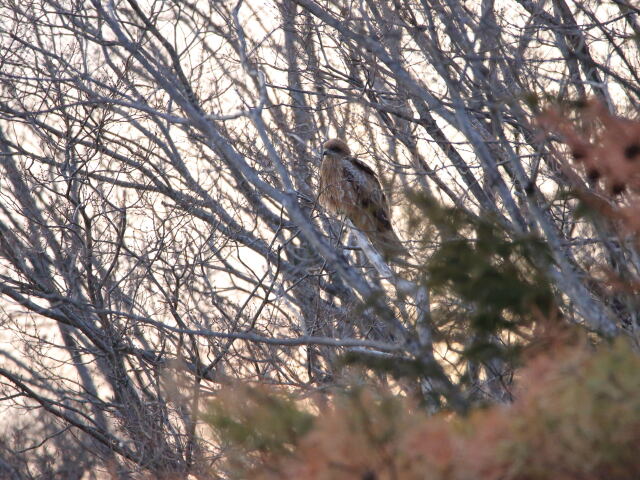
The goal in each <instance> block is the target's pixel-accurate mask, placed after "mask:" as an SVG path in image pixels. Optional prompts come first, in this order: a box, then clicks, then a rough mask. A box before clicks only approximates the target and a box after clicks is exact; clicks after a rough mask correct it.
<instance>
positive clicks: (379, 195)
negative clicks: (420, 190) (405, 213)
mask: <svg viewBox="0 0 640 480" xmlns="http://www.w3.org/2000/svg"><path fill="white" fill-rule="evenodd" d="M342 173H343V176H344V179H345V181H347V182H349V184H350V186H351V187H352V189H353V193H354V195H355V203H356V205H352V209H351V210H352V212H351V213H352V215H350V216H351V217H352V218H351V220H352V221H353V222H354V223H355V224H356V227H358V228H359V229H361V230H368V231H372V230H373V231H377V232H384V231H388V230H392V227H391V221H390V220H389V219H390V214H389V205H388V204H387V198H386V196H385V194H384V192H383V191H382V187H381V186H380V182H378V178H377V177H376V174H375V173H374V172H373V170H371V168H370V167H369V166H368V165H367V164H366V163H364V162H362V161H360V160H358V159H357V158H353V157H347V158H346V159H345V162H344V164H343V172H342Z"/></svg>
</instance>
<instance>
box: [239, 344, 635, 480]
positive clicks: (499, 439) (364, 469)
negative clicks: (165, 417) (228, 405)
mask: <svg viewBox="0 0 640 480" xmlns="http://www.w3.org/2000/svg"><path fill="white" fill-rule="evenodd" d="M592 348H593V347H590V346H588V345H587V344H586V342H582V343H580V345H578V346H575V345H574V346H566V347H561V348H557V349H556V350H555V351H554V353H553V354H551V355H549V354H547V355H538V356H536V358H534V359H533V360H531V361H530V362H529V365H528V366H527V367H526V368H525V369H524V370H523V373H522V376H521V378H520V381H519V384H520V385H522V386H523V387H522V389H521V390H520V391H519V392H518V394H517V399H516V401H515V402H514V404H513V405H511V406H494V407H491V408H488V409H478V410H476V411H474V412H473V413H472V414H471V415H470V416H468V417H457V416H452V415H448V416H447V415H445V414H440V415H436V416H432V417H429V416H428V415H427V414H426V413H424V412H423V410H422V409H421V408H420V407H419V406H417V405H415V404H413V403H412V402H411V401H410V400H407V399H401V398H398V397H394V396H392V395H390V394H380V393H374V392H372V391H370V390H360V391H357V392H355V393H352V394H349V395H346V396H341V397H338V398H337V399H336V401H335V403H334V406H333V407H332V408H331V409H328V410H327V411H322V412H320V413H319V414H318V415H317V417H316V418H315V422H314V427H313V428H312V429H311V431H310V432H309V433H307V434H305V435H302V436H301V437H300V438H299V440H298V441H297V442H296V444H295V445H293V446H292V448H290V449H288V450H287V451H280V452H279V453H278V454H276V455H274V456H270V457H269V459H268V462H267V463H263V464H261V465H260V466H258V467H257V468H255V464H254V470H253V471H252V472H250V473H248V472H244V473H243V475H245V476H246V477H247V478H256V479H263V480H272V479H294V478H295V479H301V478H304V479H309V480H329V479H331V480H341V479H345V480H346V479H380V480H383V479H389V480H391V479H403V480H413V479H416V480H417V479H425V478H428V479H430V480H441V479H442V480H444V479H447V480H464V479H480V480H493V479H496V480H498V479H501V480H508V479H513V480H534V479H548V478H554V479H560V480H565V479H566V480H569V479H575V480H578V479H580V480H590V479H593V480H595V479H602V478H607V479H629V478H640V457H638V455H637V451H638V449H639V448H640V376H639V375H638V372H639V371H640V358H638V356H637V355H636V354H635V353H634V352H632V350H631V348H630V347H629V345H628V344H627V343H625V342H624V341H622V340H620V341H618V342H617V343H616V344H615V345H613V346H601V347H600V349H599V351H598V352H596V353H595V354H594V352H593V351H592ZM236 406H237V405H236Z"/></svg>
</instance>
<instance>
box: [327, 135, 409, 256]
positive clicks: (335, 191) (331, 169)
mask: <svg viewBox="0 0 640 480" xmlns="http://www.w3.org/2000/svg"><path fill="white" fill-rule="evenodd" d="M320 203H321V204H322V205H323V206H324V207H325V208H326V209H327V210H329V211H330V212H332V213H335V214H344V215H346V216H347V217H348V218H349V220H351V222H352V223H353V225H354V226H355V227H356V228H358V229H359V230H361V231H363V232H364V233H366V234H367V236H368V237H369V240H370V241H371V243H372V244H373V246H374V247H375V248H376V249H377V250H378V251H379V252H380V253H381V254H382V255H383V256H384V257H385V258H386V259H387V260H391V259H394V258H397V257H398V256H404V255H407V254H408V252H407V250H406V249H405V247H404V246H403V245H402V242H400V239H399V238H398V237H397V235H396V234H395V232H394V231H393V227H392V225H391V220H390V219H391V215H390V211H389V205H388V203H387V198H386V196H385V194H384V192H383V191H382V187H381V186H380V182H378V179H377V178H376V174H375V173H374V172H373V170H371V168H370V167H369V166H368V165H366V164H365V163H363V162H362V161H360V160H358V159H357V158H354V157H352V156H351V151H350V150H349V147H348V146H347V144H346V143H345V142H343V141H342V140H339V139H332V140H329V141H327V142H326V143H325V144H324V148H323V152H322V165H321V166H320Z"/></svg>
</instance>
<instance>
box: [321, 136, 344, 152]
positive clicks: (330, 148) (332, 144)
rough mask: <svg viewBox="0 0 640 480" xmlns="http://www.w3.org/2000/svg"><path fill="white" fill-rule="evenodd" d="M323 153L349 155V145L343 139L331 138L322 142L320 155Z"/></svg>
mask: <svg viewBox="0 0 640 480" xmlns="http://www.w3.org/2000/svg"><path fill="white" fill-rule="evenodd" d="M324 155H330V156H332V157H333V156H335V157H347V156H349V155H351V150H349V146H348V145H347V144H346V143H345V142H344V141H343V140H340V139H339V138H332V139H331V140H327V141H326V142H324V145H323V146H322V156H324Z"/></svg>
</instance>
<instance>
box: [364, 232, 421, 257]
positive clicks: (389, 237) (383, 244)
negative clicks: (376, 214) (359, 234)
mask: <svg viewBox="0 0 640 480" xmlns="http://www.w3.org/2000/svg"><path fill="white" fill-rule="evenodd" d="M370 239H371V243H373V246H374V247H375V248H376V250H378V252H380V254H381V255H382V256H383V257H384V259H385V260H386V261H398V260H400V259H407V258H409V257H411V254H410V253H409V250H407V248H406V247H405V246H404V245H403V244H402V242H401V241H400V239H399V238H398V235H396V232H394V231H393V230H392V229H386V230H383V231H378V232H376V233H375V235H370Z"/></svg>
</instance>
